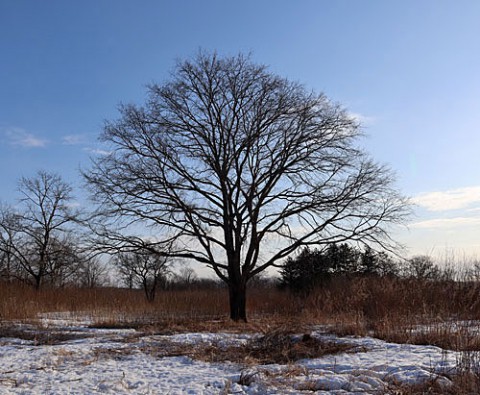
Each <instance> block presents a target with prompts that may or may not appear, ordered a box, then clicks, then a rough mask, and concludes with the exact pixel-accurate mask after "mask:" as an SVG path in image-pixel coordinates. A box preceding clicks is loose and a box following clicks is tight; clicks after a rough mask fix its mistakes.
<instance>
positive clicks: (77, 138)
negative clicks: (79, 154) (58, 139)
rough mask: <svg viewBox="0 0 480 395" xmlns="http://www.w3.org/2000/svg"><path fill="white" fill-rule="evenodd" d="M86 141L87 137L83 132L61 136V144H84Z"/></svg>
mask: <svg viewBox="0 0 480 395" xmlns="http://www.w3.org/2000/svg"><path fill="white" fill-rule="evenodd" d="M86 141H87V138H86V136H85V135H84V134H69V135H66V136H63V138H62V144H64V145H81V144H85V143H86Z"/></svg>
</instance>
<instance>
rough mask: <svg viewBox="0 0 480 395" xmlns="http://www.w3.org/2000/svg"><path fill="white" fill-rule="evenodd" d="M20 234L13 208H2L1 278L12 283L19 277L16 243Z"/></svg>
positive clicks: (0, 215)
mask: <svg viewBox="0 0 480 395" xmlns="http://www.w3.org/2000/svg"><path fill="white" fill-rule="evenodd" d="M18 233H19V226H18V217H17V216H16V215H15V212H14V210H13V208H12V207H10V206H8V205H1V206H0V277H1V278H3V279H4V280H7V281H10V280H12V279H13V278H14V277H17V276H16V275H17V267H16V260H15V249H14V243H16V240H17V236H18Z"/></svg>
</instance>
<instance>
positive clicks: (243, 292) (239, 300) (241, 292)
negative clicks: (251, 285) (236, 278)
mask: <svg viewBox="0 0 480 395" xmlns="http://www.w3.org/2000/svg"><path fill="white" fill-rule="evenodd" d="M228 290H229V297H230V318H231V319H232V320H233V321H237V322H238V321H244V322H247V309H246V304H247V286H246V284H244V283H243V282H239V283H237V284H232V283H230V284H229V285H228Z"/></svg>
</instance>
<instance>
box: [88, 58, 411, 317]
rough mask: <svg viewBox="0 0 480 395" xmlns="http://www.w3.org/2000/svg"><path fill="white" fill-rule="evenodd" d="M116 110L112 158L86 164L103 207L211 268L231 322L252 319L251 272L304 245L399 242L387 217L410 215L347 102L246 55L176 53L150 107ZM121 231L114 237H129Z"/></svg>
mask: <svg viewBox="0 0 480 395" xmlns="http://www.w3.org/2000/svg"><path fill="white" fill-rule="evenodd" d="M120 114H121V116H120V118H119V119H118V120H116V121H112V122H108V123H107V124H106V126H105V128H104V131H103V134H102V136H101V139H102V140H103V141H104V142H105V143H106V144H107V145H108V149H109V150H110V154H108V155H105V156H102V157H98V158H96V159H93V166H92V168H91V170H89V171H88V172H86V173H85V177H86V179H87V180H88V182H89V184H90V186H91V187H92V190H93V194H94V196H95V198H96V199H97V201H98V203H99V204H100V210H99V212H100V213H102V214H103V215H104V217H105V218H108V219H110V220H111V222H114V221H117V220H121V221H123V222H122V223H123V224H125V227H126V228H128V225H131V224H136V226H137V228H138V222H142V223H144V224H146V225H153V226H156V228H157V229H158V237H156V238H150V240H149V241H148V242H147V241H146V239H145V238H142V237H130V239H129V240H128V242H130V243H131V242H132V240H135V241H136V242H138V243H143V244H148V246H149V248H152V249H154V248H157V247H161V246H162V243H163V242H164V243H170V244H171V243H172V241H173V240H174V241H175V247H174V248H169V251H170V252H169V253H170V255H172V256H177V257H183V258H190V259H193V260H196V261H198V262H202V263H204V264H207V265H208V266H209V267H210V268H212V269H213V271H214V272H215V273H216V275H217V276H218V277H219V278H220V279H222V280H223V281H224V282H225V283H226V284H227V285H228V288H229V291H230V293H229V295H230V315H231V318H232V319H233V320H246V317H247V316H246V289H247V283H248V281H249V280H250V279H251V278H252V277H254V276H255V275H257V274H259V273H261V272H262V271H264V270H265V269H267V268H269V267H271V266H274V265H276V264H278V262H279V261H280V260H282V259H284V258H285V257H287V256H289V255H290V254H291V253H292V252H294V251H295V250H297V249H298V248H299V247H302V246H311V245H316V246H318V245H326V244H329V243H333V242H343V241H346V240H353V241H359V242H363V243H373V244H380V245H382V246H392V245H393V244H392V243H393V242H392V240H391V239H390V238H389V233H388V225H390V224H392V223H398V222H402V220H403V219H404V218H405V215H406V214H407V211H408V210H407V201H406V199H405V198H404V197H403V196H401V194H399V193H398V191H397V190H396V189H395V188H394V186H393V181H394V177H393V175H392V172H391V171H390V170H389V169H388V168H387V167H385V166H382V165H379V164H377V163H375V162H374V161H373V160H371V159H370V158H369V156H368V155H367V154H366V153H365V152H363V151H362V150H361V149H360V148H358V147H357V145H356V141H357V139H358V137H359V136H360V130H359V125H358V123H357V121H356V120H355V119H354V118H353V117H352V116H350V115H349V114H348V112H347V111H346V110H345V109H343V108H342V107H341V106H340V105H337V104H335V103H332V102H331V101H330V100H329V99H328V98H327V97H326V96H325V95H323V94H315V93H312V92H310V91H308V90H307V89H306V88H305V87H304V86H302V85H300V84H298V83H295V82H291V81H289V80H287V79H285V78H282V77H279V76H277V75H275V74H273V73H271V72H270V71H269V70H268V69H267V67H265V66H263V65H258V64H255V63H253V62H252V61H251V59H250V58H249V57H246V56H243V55H238V56H233V57H224V58H223V57H219V56H218V55H217V54H206V53H200V54H198V55H197V56H196V57H194V58H192V59H188V60H185V61H180V62H178V64H177V66H176V68H175V70H174V72H173V74H172V76H171V79H170V80H169V81H167V82H166V83H164V84H161V85H157V84H152V85H150V86H149V87H148V99H147V101H146V103H145V104H144V106H137V105H122V106H121V107H120ZM113 219H114V221H113ZM126 228H125V229H126ZM125 229H124V230H125ZM121 235H122V232H120V231H118V232H116V233H114V234H113V233H111V234H110V239H111V240H113V241H114V242H115V243H116V244H117V245H118V246H121V244H122V236H121ZM103 236H104V237H105V238H108V237H109V235H108V232H104V233H103ZM125 241H126V239H125ZM142 248H144V246H142Z"/></svg>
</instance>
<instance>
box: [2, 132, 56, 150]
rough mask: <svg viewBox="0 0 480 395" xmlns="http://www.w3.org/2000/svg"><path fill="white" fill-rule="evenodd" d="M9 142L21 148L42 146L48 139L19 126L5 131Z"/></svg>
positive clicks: (45, 144) (44, 145)
mask: <svg viewBox="0 0 480 395" xmlns="http://www.w3.org/2000/svg"><path fill="white" fill-rule="evenodd" d="M5 135H6V137H7V139H8V140H9V143H10V144H11V145H14V146H18V147H23V148H44V147H46V146H47V144H48V140H45V139H41V138H39V137H36V136H34V135H33V134H31V133H28V132H26V131H25V130H23V129H20V128H10V129H8V130H7V131H6V132H5Z"/></svg>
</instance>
